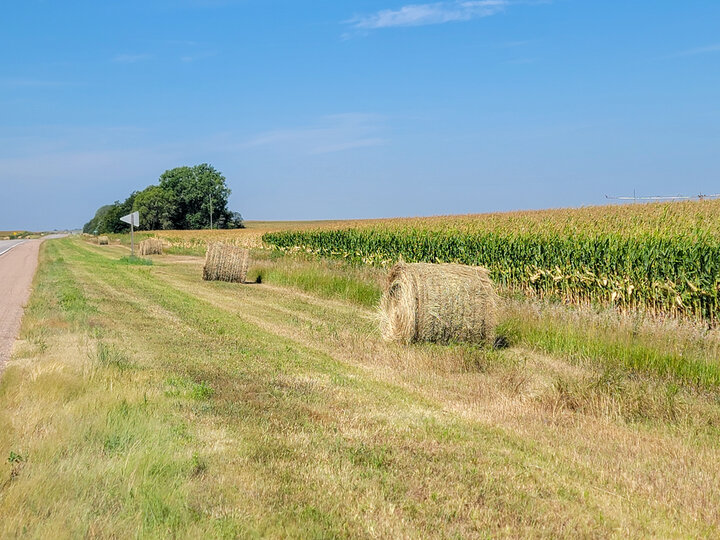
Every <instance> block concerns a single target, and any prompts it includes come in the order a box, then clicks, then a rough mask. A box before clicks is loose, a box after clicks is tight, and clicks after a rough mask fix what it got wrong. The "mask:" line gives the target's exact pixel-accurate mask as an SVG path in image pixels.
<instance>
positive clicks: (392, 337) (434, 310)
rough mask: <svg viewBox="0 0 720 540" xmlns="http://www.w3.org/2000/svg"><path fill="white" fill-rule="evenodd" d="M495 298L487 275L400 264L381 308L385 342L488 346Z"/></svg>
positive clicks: (452, 266) (475, 270) (390, 277)
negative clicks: (459, 343) (454, 343)
mask: <svg viewBox="0 0 720 540" xmlns="http://www.w3.org/2000/svg"><path fill="white" fill-rule="evenodd" d="M498 304H499V298H498V296H497V294H496V293H495V290H494V288H493V284H492V281H490V276H489V274H488V271H487V270H486V269H484V268H480V267H477V266H465V265H462V264H426V263H415V264H405V263H400V264H397V265H395V266H394V267H393V268H392V270H390V274H389V275H388V279H387V284H386V287H385V294H384V295H383V298H382V301H381V307H380V329H381V333H382V335H383V337H384V338H385V339H386V340H387V341H397V342H400V343H412V342H416V341H430V342H439V343H448V342H451V341H466V342H471V343H492V342H493V340H494V337H495V326H496V325H497V310H498Z"/></svg>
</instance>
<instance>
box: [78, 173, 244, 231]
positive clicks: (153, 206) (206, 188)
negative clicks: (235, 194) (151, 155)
mask: <svg viewBox="0 0 720 540" xmlns="http://www.w3.org/2000/svg"><path fill="white" fill-rule="evenodd" d="M229 196H230V188H228V187H227V185H226V183H225V177H224V176H223V175H222V174H220V172H218V171H217V170H215V169H214V168H213V167H212V166H211V165H208V164H207V163H203V164H201V165H196V166H194V167H177V168H175V169H170V170H168V171H165V172H164V173H162V175H160V182H159V185H152V186H148V187H147V188H145V189H144V190H142V191H135V192H133V193H131V194H130V196H129V197H128V198H127V199H125V201H122V202H121V201H115V203H113V204H108V205H106V206H101V207H100V208H99V209H98V211H97V212H96V213H95V216H94V217H93V218H92V219H91V220H90V221H88V222H87V223H86V224H85V226H84V227H83V232H86V233H90V234H107V233H120V232H125V231H126V230H127V229H128V228H129V227H130V226H129V225H127V224H126V223H123V222H122V221H120V218H121V217H122V216H124V215H127V214H129V213H131V212H135V211H139V212H140V229H143V230H148V231H150V230H160V229H207V228H209V227H210V226H212V227H213V228H216V229H241V228H243V227H244V225H243V219H242V216H241V215H240V214H239V213H237V212H231V211H230V210H229V209H228V207H227V205H228V197H229Z"/></svg>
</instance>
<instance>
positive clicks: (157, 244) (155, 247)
mask: <svg viewBox="0 0 720 540" xmlns="http://www.w3.org/2000/svg"><path fill="white" fill-rule="evenodd" d="M138 252H139V253H140V256H141V257H144V256H146V255H162V254H163V241H162V240H160V239H159V238H147V239H146V240H143V241H142V242H140V244H139V245H138Z"/></svg>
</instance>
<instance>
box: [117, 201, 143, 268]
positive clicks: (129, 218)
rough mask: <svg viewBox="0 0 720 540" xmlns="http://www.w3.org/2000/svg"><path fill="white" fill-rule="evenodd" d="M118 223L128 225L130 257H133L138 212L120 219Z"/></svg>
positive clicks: (138, 220) (138, 217) (138, 223)
mask: <svg viewBox="0 0 720 540" xmlns="http://www.w3.org/2000/svg"><path fill="white" fill-rule="evenodd" d="M120 221H122V222H124V223H129V224H130V255H131V256H132V257H134V256H135V227H139V226H140V212H133V213H132V214H128V215H127V216H123V217H121V218H120Z"/></svg>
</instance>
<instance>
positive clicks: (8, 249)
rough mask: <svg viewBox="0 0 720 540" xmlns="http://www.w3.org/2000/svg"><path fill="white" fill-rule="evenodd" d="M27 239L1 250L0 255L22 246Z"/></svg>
mask: <svg viewBox="0 0 720 540" xmlns="http://www.w3.org/2000/svg"><path fill="white" fill-rule="evenodd" d="M25 242H27V240H23V241H22V242H18V243H17V244H13V245H12V246H10V247H9V248H6V249H5V250H4V251H0V255H5V254H6V253H7V252H8V251H10V250H11V249H12V248H15V247H18V246H22V245H23V244H24V243H25Z"/></svg>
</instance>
